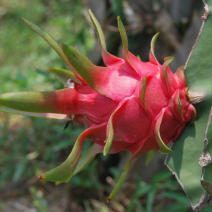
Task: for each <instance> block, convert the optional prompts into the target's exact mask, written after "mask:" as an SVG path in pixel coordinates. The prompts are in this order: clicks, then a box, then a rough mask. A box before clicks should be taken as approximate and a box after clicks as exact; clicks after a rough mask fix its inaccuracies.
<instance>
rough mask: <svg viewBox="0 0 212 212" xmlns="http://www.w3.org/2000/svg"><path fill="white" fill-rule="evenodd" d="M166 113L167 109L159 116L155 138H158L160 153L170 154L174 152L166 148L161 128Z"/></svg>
mask: <svg viewBox="0 0 212 212" xmlns="http://www.w3.org/2000/svg"><path fill="white" fill-rule="evenodd" d="M164 112H165V109H163V110H162V112H161V115H160V116H159V118H158V120H157V122H156V124H155V138H156V141H157V143H158V146H159V148H160V152H161V153H163V154H169V153H170V152H172V150H171V149H169V148H168V147H167V146H166V144H165V143H164V142H163V140H162V138H161V135H160V126H161V123H162V120H163V114H164Z"/></svg>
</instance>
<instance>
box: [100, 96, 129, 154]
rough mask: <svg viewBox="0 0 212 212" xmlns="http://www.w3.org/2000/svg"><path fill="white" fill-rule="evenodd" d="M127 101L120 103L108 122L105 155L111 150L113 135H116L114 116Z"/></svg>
mask: <svg viewBox="0 0 212 212" xmlns="http://www.w3.org/2000/svg"><path fill="white" fill-rule="evenodd" d="M126 102H127V99H126V100H123V101H122V102H121V103H119V106H118V107H117V108H116V110H115V111H114V112H113V113H112V115H111V116H110V118H109V121H108V124H107V134H106V140H105V147H104V150H103V155H104V156H106V155H107V154H108V152H109V151H110V149H111V147H112V143H113V136H114V129H113V118H114V116H115V115H116V113H117V112H118V110H120V108H121V107H122V106H123V105H124V104H125V103H126Z"/></svg>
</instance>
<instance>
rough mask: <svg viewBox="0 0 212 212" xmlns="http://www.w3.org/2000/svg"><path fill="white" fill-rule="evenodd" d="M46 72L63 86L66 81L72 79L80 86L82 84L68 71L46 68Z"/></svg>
mask: <svg viewBox="0 0 212 212" xmlns="http://www.w3.org/2000/svg"><path fill="white" fill-rule="evenodd" d="M48 70H49V72H50V73H52V74H53V75H54V76H55V77H56V79H57V80H58V81H60V82H61V83H63V84H65V83H66V82H67V80H68V79H72V80H73V81H74V82H76V83H78V84H82V82H81V81H80V80H78V79H77V78H76V76H75V74H74V73H73V72H71V71H69V70H65V69H61V68H48Z"/></svg>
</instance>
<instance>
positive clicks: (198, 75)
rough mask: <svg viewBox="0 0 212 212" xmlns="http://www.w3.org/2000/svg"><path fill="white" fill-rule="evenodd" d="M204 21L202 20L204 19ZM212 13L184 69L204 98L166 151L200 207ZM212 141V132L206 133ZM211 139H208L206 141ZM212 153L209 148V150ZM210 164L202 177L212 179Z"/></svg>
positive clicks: (210, 95) (210, 98) (211, 92)
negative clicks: (200, 160) (200, 158)
mask: <svg viewBox="0 0 212 212" xmlns="http://www.w3.org/2000/svg"><path fill="white" fill-rule="evenodd" d="M207 3H208V4H209V8H210V9H212V1H211V0H208V1H207ZM203 24H204V21H203ZM211 26H212V16H211V15H209V16H208V19H207V20H206V21H205V25H204V28H203V31H202V33H201V34H200V37H199V40H198V42H197V44H196V46H195V48H194V51H193V53H192V54H191V57H190V59H189V61H188V65H187V67H186V69H185V76H186V80H187V85H188V86H189V88H190V91H193V92H203V93H205V94H206V98H205V101H203V102H201V103H199V104H197V105H195V108H196V111H197V119H196V121H195V122H194V124H192V125H191V124H187V125H186V128H185V130H184V131H183V132H182V134H181V135H180V136H179V138H178V139H177V141H176V142H175V144H174V146H173V148H172V150H173V151H172V153H171V154H169V155H168V157H167V159H166V164H167V166H168V167H169V169H170V170H171V171H172V172H173V173H174V174H175V175H176V177H177V179H178V181H179V182H180V183H181V186H182V188H183V190H184V191H185V192H186V194H187V196H188V198H189V200H190V202H191V206H192V208H193V209H197V208H198V207H201V202H202V201H203V199H204V198H203V197H204V196H205V194H206V191H205V190H204V188H203V187H202V185H201V183H200V179H201V174H202V168H201V167H200V166H199V164H198V159H199V157H200V155H201V153H202V152H203V142H204V133H205V128H206V123H207V120H208V115H209V111H210V108H211V105H212V69H211V67H212V60H211V49H212V27H211ZM208 140H209V141H212V133H211V132H210V133H209V135H208ZM209 143H210V142H209ZM209 152H210V154H212V149H211V148H210V150H209ZM211 176H212V166H211V165H210V166H208V167H207V168H206V173H205V179H207V180H208V181H209V182H212V177H211Z"/></svg>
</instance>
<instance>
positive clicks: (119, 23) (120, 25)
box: [117, 16, 137, 73]
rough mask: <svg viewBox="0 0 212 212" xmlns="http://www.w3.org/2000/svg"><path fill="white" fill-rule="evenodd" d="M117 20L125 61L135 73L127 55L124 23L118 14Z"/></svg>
mask: <svg viewBox="0 0 212 212" xmlns="http://www.w3.org/2000/svg"><path fill="white" fill-rule="evenodd" d="M117 20H118V29H119V32H120V35H121V40H122V43H123V48H124V55H125V57H126V60H127V62H128V63H129V65H130V66H131V67H132V69H133V70H134V71H135V72H136V73H137V71H136V70H135V69H134V68H133V65H132V63H131V61H130V58H129V55H128V49H129V48H128V38H127V33H126V31H125V28H124V25H123V23H122V21H121V18H120V16H118V17H117Z"/></svg>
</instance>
